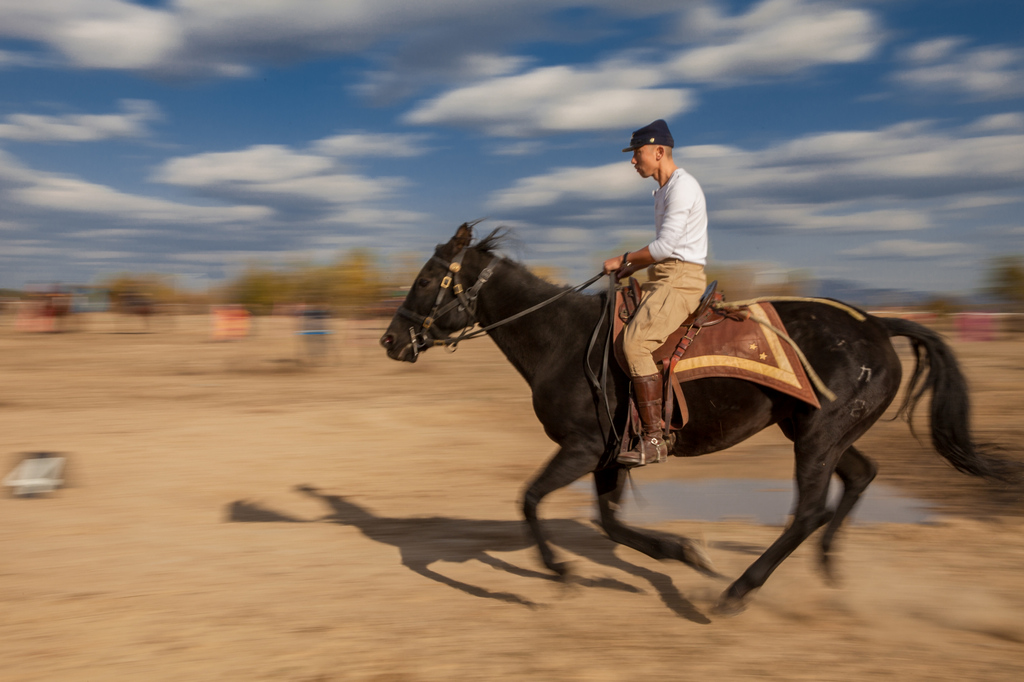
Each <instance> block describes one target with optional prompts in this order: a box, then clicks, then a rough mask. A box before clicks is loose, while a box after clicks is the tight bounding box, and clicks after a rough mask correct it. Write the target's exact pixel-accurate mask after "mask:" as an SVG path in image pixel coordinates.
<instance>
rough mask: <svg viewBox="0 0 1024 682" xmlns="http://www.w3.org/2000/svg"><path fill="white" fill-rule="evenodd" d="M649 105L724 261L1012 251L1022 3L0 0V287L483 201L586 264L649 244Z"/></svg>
mask: <svg viewBox="0 0 1024 682" xmlns="http://www.w3.org/2000/svg"><path fill="white" fill-rule="evenodd" d="M656 118H664V119H665V120H667V121H668V122H669V124H670V126H671V128H672V131H673V134H674V136H675V139H676V160H677V162H678V163H680V165H682V166H683V167H685V168H686V169H687V170H688V171H690V172H691V173H692V174H693V175H694V176H695V177H696V178H697V179H698V180H699V181H700V182H701V184H702V186H703V187H704V191H705V194H706V196H707V199H708V206H709V220H710V230H711V261H712V263H713V264H715V265H717V266H719V267H729V266H731V265H735V264H740V263H742V264H746V265H750V266H752V267H754V268H755V269H757V270H759V271H762V272H764V273H765V274H766V277H770V276H771V273H773V272H777V271H788V270H800V271H802V272H805V273H808V274H811V275H813V276H815V277H818V278H836V279H847V280H853V281H857V282H861V283H864V284H865V285H869V286H877V287H893V288H906V289H915V290H920V291H930V292H936V293H939V292H951V293H968V292H971V291H973V290H976V289H977V288H979V287H980V286H982V285H983V284H984V275H985V271H986V268H987V266H988V264H989V262H990V261H991V259H992V258H994V257H997V256H1001V255H1007V254H1024V218H1022V209H1024V191H1022V189H1024V3H1022V2H1021V1H1020V0H1006V1H998V0H927V1H925V0H863V1H861V2H858V1H856V0H852V1H848V2H817V1H814V0H758V1H754V2H747V1H738V0H737V1H724V0H721V1H718V0H706V1H705V0H701V1H692V2H688V1H686V0H671V1H669V0H501V1H500V2H497V1H495V2H492V1H490V0H374V1H373V2H365V1H362V0H359V1H356V0H335V1H316V0H258V1H257V0H249V1H246V2H240V1H237V0H169V1H155V0H151V1H147V2H126V1H124V0H31V2H26V1H25V0H0V286H7V287H20V286H23V285H25V284H26V283H29V282H41V281H54V280H59V281H64V282H89V281H94V280H95V279H96V278H97V277H102V276H104V275H108V274H111V273H116V272H123V271H136V272H160V273H167V274H171V275H175V276H177V277H178V278H179V280H180V281H181V282H182V283H185V284H187V285H192V286H202V285H205V284H211V283H214V284H215V283H217V282H218V281H219V280H221V279H222V278H224V277H225V276H231V275H232V274H233V273H236V272H237V271H238V269H239V268H240V267H242V266H244V265H245V264H246V263H250V262H254V261H257V262H263V263H278V264H287V263H291V262H296V261H311V260H312V261H328V260H331V259H333V258H334V257H335V256H336V255H337V254H338V253H339V251H345V250H347V249H351V248H355V247H366V248H371V249H374V250H376V251H377V253H378V254H379V255H380V256H381V258H382V259H386V260H389V261H390V260H391V259H400V258H401V257H403V255H408V254H415V257H416V258H417V259H420V258H424V257H425V256H426V255H427V254H428V253H429V252H430V250H431V249H432V247H433V245H434V244H436V243H438V242H441V241H444V240H446V239H447V238H448V237H449V236H450V235H451V234H452V232H453V231H454V228H455V227H456V226H457V225H458V224H459V223H461V222H463V221H466V220H474V219H477V218H481V217H485V216H486V217H488V218H489V221H488V222H486V223H484V226H485V227H486V226H488V225H492V226H497V225H499V224H503V225H508V226H510V227H512V228H513V229H514V232H515V237H516V242H515V243H516V248H515V249H514V252H513V253H512V254H511V255H513V256H515V257H517V258H519V259H521V260H523V261H525V262H527V263H529V264H532V265H545V266H551V267H555V268H558V270H559V272H561V273H562V276H563V278H564V279H565V280H566V281H578V280H582V279H585V278H587V277H588V276H589V275H591V274H593V273H595V272H597V270H598V269H599V267H600V263H601V261H602V260H603V259H604V258H605V257H607V256H608V255H613V254H615V253H618V252H619V251H621V250H622V248H623V247H624V246H631V247H634V248H639V247H641V246H643V245H644V244H646V243H647V242H648V241H649V240H650V238H651V236H652V234H653V227H652V225H653V202H652V199H651V190H653V189H654V183H653V181H651V180H642V179H640V178H639V177H638V176H637V175H636V174H635V173H634V172H633V170H632V168H631V167H630V165H629V156H628V155H626V154H623V153H622V152H621V151H620V149H621V148H622V147H623V146H625V144H626V142H627V141H628V139H629V133H630V132H631V131H632V130H633V129H635V128H638V127H640V126H642V125H644V124H646V123H648V122H650V121H651V120H653V119H656Z"/></svg>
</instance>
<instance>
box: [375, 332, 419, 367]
mask: <svg viewBox="0 0 1024 682" xmlns="http://www.w3.org/2000/svg"><path fill="white" fill-rule="evenodd" d="M380 345H381V346H383V347H384V350H386V351H387V352H388V357H389V358H391V359H392V360H398V361H399V362H416V360H418V359H419V348H417V347H416V340H415V338H413V339H411V343H405V344H402V343H399V341H398V339H397V338H396V337H395V335H394V334H391V333H387V334H384V336H382V337H380Z"/></svg>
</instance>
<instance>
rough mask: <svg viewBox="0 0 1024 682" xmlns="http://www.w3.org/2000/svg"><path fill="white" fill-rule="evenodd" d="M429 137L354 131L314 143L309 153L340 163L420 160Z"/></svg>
mask: <svg viewBox="0 0 1024 682" xmlns="http://www.w3.org/2000/svg"><path fill="white" fill-rule="evenodd" d="M429 139H430V135H424V134H417V133H405V134H401V133H372V132H367V131H356V132H352V133H345V134H342V135H334V136H332V137H325V138H324V139H322V140H317V141H316V142H314V143H313V144H312V145H311V148H312V150H313V151H315V152H316V153H318V154H323V155H326V156H337V157H340V158H342V159H345V158H354V157H362V156H381V157H384V158H401V157H412V156H422V155H424V154H426V153H427V152H429V151H430V150H429V149H428V148H427V147H426V146H425V143H426V142H427V140H429Z"/></svg>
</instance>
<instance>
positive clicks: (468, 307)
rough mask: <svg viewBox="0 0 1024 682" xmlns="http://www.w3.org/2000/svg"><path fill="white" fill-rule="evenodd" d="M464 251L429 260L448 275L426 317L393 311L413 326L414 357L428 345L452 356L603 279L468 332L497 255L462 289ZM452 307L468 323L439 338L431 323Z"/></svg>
mask: <svg viewBox="0 0 1024 682" xmlns="http://www.w3.org/2000/svg"><path fill="white" fill-rule="evenodd" d="M466 250H467V249H466V247H464V248H462V249H461V250H460V251H459V252H458V253H457V254H455V257H454V258H453V259H452V260H451V262H446V261H444V260H443V259H441V258H439V257H438V256H437V254H434V255H433V256H431V257H430V260H431V261H434V262H437V263H440V264H441V266H442V267H444V268H446V269H447V271H448V273H447V274H445V276H444V277H443V278H442V279H441V285H440V287H439V288H438V290H437V296H436V297H435V298H434V307H433V308H432V309H431V311H430V314H429V315H426V316H423V315H420V314H419V313H417V312H416V311H414V310H409V309H408V308H406V307H405V306H404V305H403V306H400V307H399V308H398V310H397V311H395V312H396V314H398V315H401V316H402V317H404V318H406V319H408V320H410V321H411V322H413V324H414V325H415V326H410V327H409V338H410V341H411V342H412V353H413V357H414V358H415V357H416V356H418V355H419V354H420V352H421V351H424V350H426V349H427V348H430V347H431V346H444V347H445V348H446V349H447V350H448V351H449V352H452V353H454V352H455V350H456V349H457V348H458V345H459V342H461V341H464V340H466V339H473V338H476V337H478V336H482V335H484V334H486V333H487V332H488V331H490V330H491V329H494V328H495V327H500V326H501V325H503V324H507V323H509V322H511V321H513V320H517V319H519V318H520V317H523V316H525V315H529V314H530V313H532V312H534V311H535V310H539V309H541V308H543V307H544V306H546V305H548V304H551V303H554V302H555V301H557V300H558V299H560V298H562V297H563V296H565V295H566V294H569V293H573V292H578V291H582V290H583V289H586V288H587V287H589V286H590V285H591V284H593V283H594V282H596V281H597V280H598V279H600V278H601V277H603V276H604V274H603V273H600V274H597V275H595V276H593V277H591V278H590V279H588V280H587V281H586V282H583V283H582V284H578V285H576V286H574V287H572V288H569V289H565V290H564V291H560V292H559V293H557V294H555V295H554V296H552V297H551V298H548V299H546V300H544V301H541V302H540V303H538V304H537V305H535V306H533V307H530V308H527V309H526V310H523V311H520V312H518V313H516V314H515V315H510V316H509V317H506V318H504V319H502V320H498V321H497V322H495V323H493V324H489V325H487V326H486V327H481V328H480V329H477V330H475V331H470V330H471V329H472V328H473V327H474V326H475V325H476V324H477V319H476V302H477V298H478V296H479V295H480V289H481V288H482V287H483V285H484V284H486V283H487V280H489V279H490V278H491V275H493V274H494V270H495V268H497V266H498V263H499V262H500V259H499V258H498V257H497V256H494V257H492V258H491V262H490V263H488V264H487V265H486V266H485V267H484V269H483V270H481V271H480V274H479V275H478V276H477V279H476V282H474V283H473V285H472V286H471V287H469V288H468V289H467V288H465V287H463V286H462V283H461V282H459V273H460V272H461V271H462V260H463V258H464V257H465V255H466ZM428 262H430V261H428ZM449 288H450V289H451V290H452V294H453V298H452V299H451V300H450V301H448V302H447V303H444V304H443V305H442V303H443V301H444V299H445V293H446V292H447V291H448V289H449ZM455 308H459V309H462V310H465V311H466V313H467V314H468V315H469V323H468V324H467V325H466V326H464V327H463V328H462V329H461V330H460V331H459V333H458V336H456V337H454V338H453V337H452V336H445V337H443V338H442V337H441V336H440V335H439V334H438V333H437V331H436V327H435V326H434V323H435V322H437V320H438V319H440V318H441V317H443V316H444V315H447V314H448V313H449V312H451V311H452V310H453V309H455ZM417 326H418V327H419V328H418V329H417Z"/></svg>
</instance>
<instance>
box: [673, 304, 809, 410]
mask: <svg viewBox="0 0 1024 682" xmlns="http://www.w3.org/2000/svg"><path fill="white" fill-rule="evenodd" d="M748 310H749V311H750V315H751V317H750V318H748V319H746V320H743V321H737V320H733V319H731V318H727V319H725V320H723V321H722V322H719V323H717V324H714V325H712V326H709V327H701V329H700V331H699V332H698V333H697V335H696V337H695V338H694V339H693V342H692V343H691V344H690V347H689V348H688V349H687V350H686V354H685V355H683V357H682V358H681V359H680V360H679V362H678V363H677V364H676V367H675V376H676V378H677V379H678V380H679V381H681V382H684V381H692V380H693V379H702V378H704V377H732V378H735V379H744V380H746V381H752V382H754V383H756V384H761V385H762V386H767V387H768V388H773V389H775V390H776V391H780V392H782V393H785V394H787V395H791V396H793V397H794V398H797V399H798V400H802V401H804V402H806V403H808V404H810V405H813V406H814V407H817V408H820V407H821V403H819V402H818V396H817V394H816V393H815V392H814V388H813V387H812V386H811V383H810V381H808V379H807V373H806V372H805V371H804V368H803V365H802V364H800V358H799V357H798V356H797V354H796V351H795V350H794V349H793V346H792V345H790V343H789V342H788V341H786V340H785V339H783V338H781V337H780V336H779V335H778V334H776V333H775V332H774V331H772V330H771V329H769V328H768V327H766V326H764V325H762V324H759V323H758V322H756V321H755V320H754V319H753V318H759V319H762V320H765V321H767V322H768V323H769V324H770V325H771V326H773V327H775V328H776V329H779V330H781V331H783V332H784V331H785V327H784V325H783V324H782V320H781V319H779V314H778V313H777V312H776V310H775V307H774V306H773V305H771V304H770V303H757V304H753V305H751V306H749V308H748Z"/></svg>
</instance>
